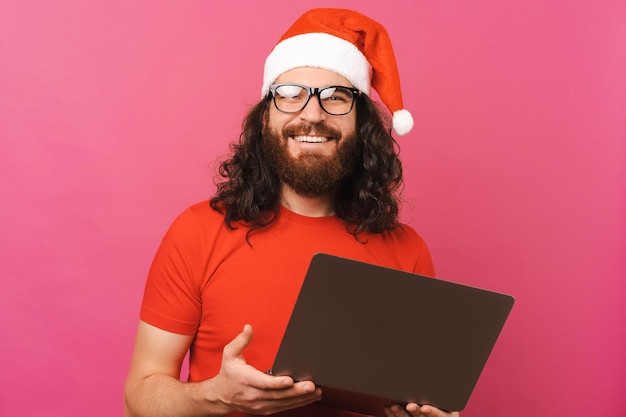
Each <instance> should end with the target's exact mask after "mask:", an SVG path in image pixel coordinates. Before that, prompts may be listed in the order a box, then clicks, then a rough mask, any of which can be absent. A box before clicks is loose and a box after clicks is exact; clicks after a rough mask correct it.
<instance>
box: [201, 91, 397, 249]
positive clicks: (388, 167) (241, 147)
mask: <svg viewBox="0 0 626 417" xmlns="http://www.w3.org/2000/svg"><path fill="white" fill-rule="evenodd" d="M271 102H272V101H271V97H266V98H264V99H263V100H261V101H260V102H259V103H258V104H257V105H256V106H254V107H253V108H252V109H251V110H250V112H249V113H248V115H247V116H246V118H245V119H244V122H243V130H242V133H241V135H240V136H239V141H238V142H236V143H232V144H231V145H230V151H231V156H230V158H229V159H226V160H225V161H223V162H221V164H220V166H219V170H218V176H219V177H221V178H216V180H215V185H216V186H217V192H216V195H215V196H214V197H213V198H212V199H211V201H210V204H211V207H212V208H213V209H214V210H217V211H218V212H220V213H223V214H225V217H224V221H225V223H226V226H227V227H228V228H230V229H234V228H235V227H236V226H235V223H237V222H243V223H244V224H245V225H246V226H247V227H249V228H250V230H249V231H248V235H249V234H250V232H252V231H254V230H257V229H260V228H263V227H265V226H268V225H270V224H272V223H273V222H274V221H275V220H276V218H277V216H278V212H279V204H280V203H279V202H280V192H281V183H280V179H279V177H278V174H277V173H276V172H275V170H274V169H272V167H271V166H269V164H267V163H266V161H265V158H264V155H263V136H262V126H263V120H264V118H265V117H266V114H267V112H268V110H269V106H270V103H271ZM355 104H356V111H357V120H356V125H357V141H358V147H359V151H360V152H359V153H360V159H361V161H360V163H357V168H356V171H355V172H354V174H353V175H351V176H349V177H348V178H346V179H344V180H343V182H342V183H341V184H340V186H339V189H338V192H337V193H336V197H335V213H336V215H337V216H338V217H339V218H340V219H342V220H343V221H344V222H345V223H346V229H347V230H348V232H349V233H351V234H353V235H354V236H355V238H357V239H358V235H359V234H360V233H362V232H369V233H383V232H385V231H388V230H392V229H394V228H396V227H398V226H399V220H398V212H399V199H400V192H401V188H402V186H403V180H402V164H401V162H400V159H399V146H398V144H397V142H396V141H395V139H394V138H393V137H392V136H391V129H390V128H389V126H390V122H389V118H388V116H386V114H385V113H384V112H383V111H381V110H379V109H378V107H377V105H376V104H375V103H374V102H373V101H372V100H371V99H370V98H369V97H367V96H366V95H364V94H360V95H358V96H357V97H356V103H355Z"/></svg>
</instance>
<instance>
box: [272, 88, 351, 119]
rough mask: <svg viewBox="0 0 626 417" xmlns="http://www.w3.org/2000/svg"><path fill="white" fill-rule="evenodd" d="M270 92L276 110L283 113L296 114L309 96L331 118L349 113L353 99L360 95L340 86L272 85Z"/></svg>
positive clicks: (307, 101)
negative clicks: (312, 97)
mask: <svg viewBox="0 0 626 417" xmlns="http://www.w3.org/2000/svg"><path fill="white" fill-rule="evenodd" d="M270 91H271V93H272V96H273V97H274V105H275V106H276V109H277V110H278V111H281V112H283V113H297V112H299V111H301V110H302V109H304V108H305V107H306V105H307V104H308V103H309V100H310V99H311V96H317V100H318V101H319V103H320V107H321V108H322V110H324V111H325V112H326V113H328V114H331V115H333V116H343V115H344V114H348V113H350V111H352V107H353V106H354V97H355V96H356V95H358V94H360V91H359V90H357V89H356V88H350V87H344V86H340V85H332V86H329V87H320V88H313V87H307V86H304V85H299V84H272V85H270Z"/></svg>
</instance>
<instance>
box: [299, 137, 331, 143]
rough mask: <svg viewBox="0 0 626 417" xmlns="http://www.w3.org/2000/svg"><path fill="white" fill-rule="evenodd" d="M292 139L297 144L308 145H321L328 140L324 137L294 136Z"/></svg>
mask: <svg viewBox="0 0 626 417" xmlns="http://www.w3.org/2000/svg"><path fill="white" fill-rule="evenodd" d="M293 138H294V139H295V140H297V141H298V142H308V143H322V142H326V141H328V138H327V137H325V136H294V137H293Z"/></svg>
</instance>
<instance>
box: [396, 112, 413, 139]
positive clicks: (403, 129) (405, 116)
mask: <svg viewBox="0 0 626 417" xmlns="http://www.w3.org/2000/svg"><path fill="white" fill-rule="evenodd" d="M391 123H392V124H393V130H395V131H396V133H397V134H398V135H406V134H407V133H409V132H410V131H411V129H412V128H413V116H411V113H409V111H408V110H406V109H401V110H397V111H395V112H394V113H393V119H392V122H391Z"/></svg>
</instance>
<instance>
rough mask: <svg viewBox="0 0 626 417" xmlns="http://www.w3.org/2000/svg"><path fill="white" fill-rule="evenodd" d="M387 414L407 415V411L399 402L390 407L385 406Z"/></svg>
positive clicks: (398, 416) (391, 415)
mask: <svg viewBox="0 0 626 417" xmlns="http://www.w3.org/2000/svg"><path fill="white" fill-rule="evenodd" d="M385 414H386V415H387V417H407V411H406V410H405V409H404V408H403V407H402V406H400V405H398V404H392V405H390V406H389V407H385Z"/></svg>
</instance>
